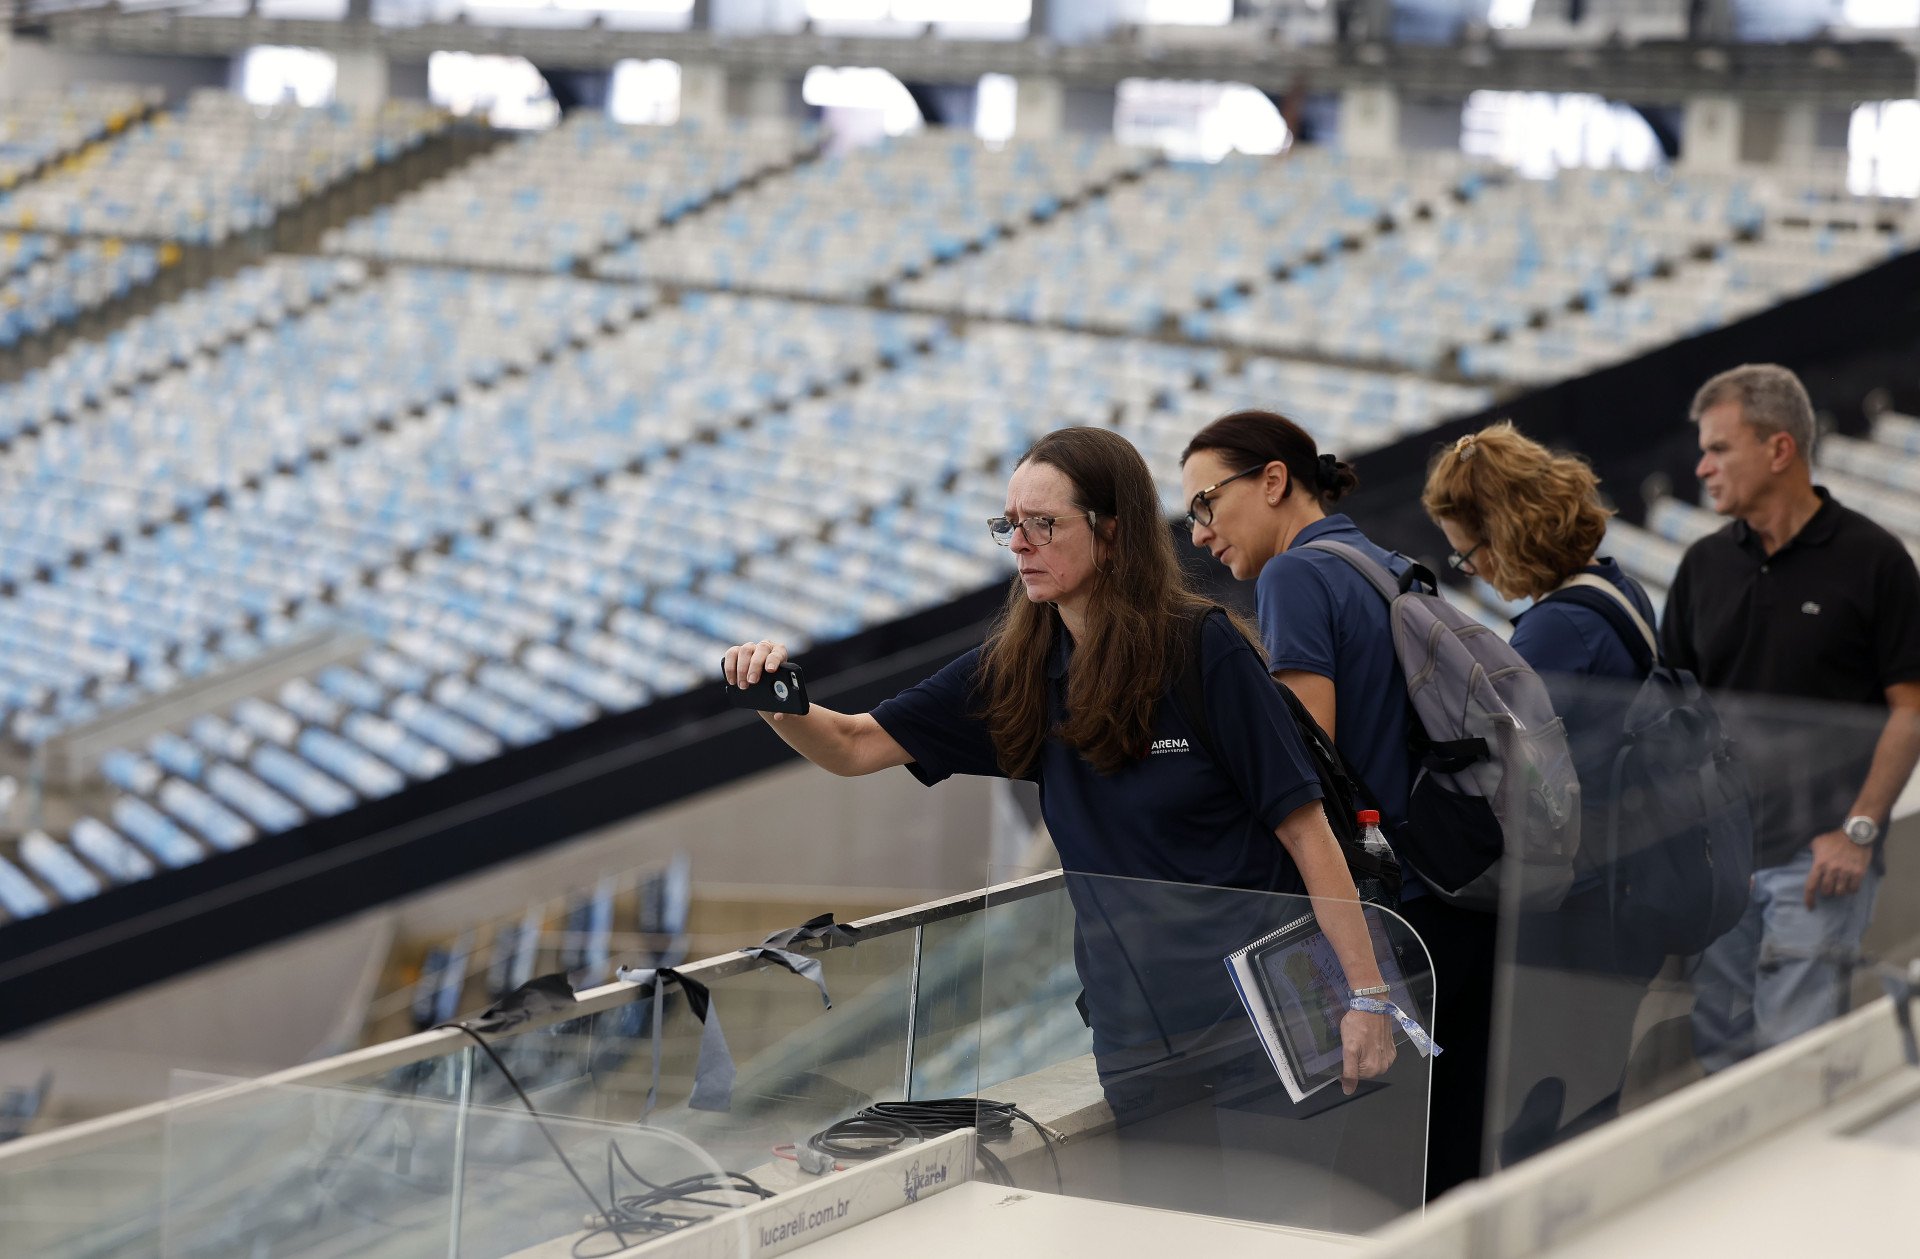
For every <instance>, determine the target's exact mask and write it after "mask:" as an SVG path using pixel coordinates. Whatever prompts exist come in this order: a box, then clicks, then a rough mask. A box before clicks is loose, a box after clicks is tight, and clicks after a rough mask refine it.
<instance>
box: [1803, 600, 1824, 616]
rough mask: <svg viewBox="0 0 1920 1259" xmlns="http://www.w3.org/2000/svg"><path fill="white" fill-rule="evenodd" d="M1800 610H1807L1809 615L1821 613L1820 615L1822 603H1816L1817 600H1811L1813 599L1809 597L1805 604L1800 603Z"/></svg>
mask: <svg viewBox="0 0 1920 1259" xmlns="http://www.w3.org/2000/svg"><path fill="white" fill-rule="evenodd" d="M1800 610H1801V611H1802V612H1805V613H1806V614H1807V615H1808V616H1819V615H1820V605H1819V604H1817V603H1815V602H1814V601H1813V600H1811V599H1809V600H1807V601H1806V602H1805V603H1803V604H1801V605H1800Z"/></svg>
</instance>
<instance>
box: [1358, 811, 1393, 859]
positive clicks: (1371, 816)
mask: <svg viewBox="0 0 1920 1259" xmlns="http://www.w3.org/2000/svg"><path fill="white" fill-rule="evenodd" d="M1354 817H1355V820H1357V821H1358V822H1359V823H1360V846H1361V847H1362V848H1364V849H1366V850H1367V853H1368V855H1369V856H1374V857H1391V856H1393V846H1392V845H1391V844H1389V843H1387V837H1386V836H1385V835H1383V834H1381V832H1380V815H1379V814H1378V813H1377V812H1375V811H1374V810H1372V809H1362V810H1360V812H1359V813H1357V814H1355V815H1354Z"/></svg>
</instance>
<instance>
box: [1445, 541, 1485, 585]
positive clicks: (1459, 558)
mask: <svg viewBox="0 0 1920 1259" xmlns="http://www.w3.org/2000/svg"><path fill="white" fill-rule="evenodd" d="M1486 544H1487V542H1486V539H1485V538H1482V539H1481V540H1480V541H1478V542H1476V543H1474V544H1473V545H1472V546H1470V547H1468V548H1467V553H1466V554H1465V555H1462V554H1460V552H1458V551H1454V552H1452V553H1450V554H1449V555H1448V556H1447V567H1448V568H1451V569H1452V570H1453V571H1454V572H1456V573H1465V574H1466V575H1467V576H1469V577H1472V576H1473V575H1474V572H1473V564H1472V562H1471V561H1472V559H1473V553H1474V552H1475V551H1478V550H1479V549H1480V548H1481V547H1483V546H1485V545H1486Z"/></svg>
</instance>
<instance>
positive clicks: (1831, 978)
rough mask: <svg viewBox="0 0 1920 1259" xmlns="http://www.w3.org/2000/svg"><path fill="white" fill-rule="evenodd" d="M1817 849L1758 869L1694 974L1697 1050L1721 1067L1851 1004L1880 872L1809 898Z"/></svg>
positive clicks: (1710, 1066) (1708, 1063) (1708, 1065)
mask: <svg viewBox="0 0 1920 1259" xmlns="http://www.w3.org/2000/svg"><path fill="white" fill-rule="evenodd" d="M1812 868H1813V850H1812V849H1811V848H1803V849H1801V850H1800V852H1799V854H1798V855H1797V856H1795V857H1794V859H1793V860H1792V861H1790V862H1788V863H1787V864H1786V865H1783V866H1766V867H1764V868H1762V869H1760V870H1756V871H1755V872H1754V876H1753V893H1752V896H1751V899H1749V901H1748V902H1747V912H1746V913H1745V914H1744V915H1742V916H1741V918H1740V921H1739V923H1738V924H1737V925H1736V926H1735V927H1734V929H1733V930H1731V931H1729V932H1727V934H1725V935H1723V936H1721V937H1720V938H1719V939H1718V940H1715V941H1714V942H1713V943H1712V944H1711V945H1709V946H1708V947H1707V951H1706V952H1705V953H1703V954H1701V955H1700V964H1699V968H1698V969H1697V970H1696V971H1695V972H1694V976H1693V988H1694V1004H1693V1051H1694V1054H1695V1055H1696V1056H1697V1057H1698V1058H1699V1060H1700V1065H1701V1066H1702V1067H1704V1068H1705V1069H1706V1070H1707V1071H1709V1072H1713V1071H1719V1070H1721V1069H1722V1068H1724V1067H1730V1066H1732V1065H1733V1064H1734V1063H1736V1062H1739V1061H1740V1060H1741V1059H1743V1058H1746V1057H1748V1056H1750V1055H1752V1054H1755V1053H1758V1052H1760V1051H1761V1050H1763V1049H1771V1048H1773V1047H1774V1046H1775V1045H1778V1044H1780V1043H1782V1042H1784V1041H1788V1040H1791V1039H1793V1038H1794V1037H1795V1036H1798V1035H1799V1034H1800V1033H1802V1032H1806V1031H1811V1030H1812V1029H1813V1028H1816V1027H1818V1026H1820V1025H1821V1024H1822V1023H1825V1022H1827V1021H1828V1020H1830V1019H1834V1018H1837V1017H1839V1016H1840V1015H1841V1014H1843V1013H1845V1012H1846V1009H1847V986H1848V983H1849V981H1850V978H1851V976H1852V972H1853V967H1854V964H1855V959H1857V958H1858V956H1859V953H1860V940H1861V937H1862V936H1864V935H1865V934H1866V931H1867V923H1868V922H1869V921H1871V920H1872V918H1873V897H1874V893H1875V892H1876V891H1878V890H1879V887H1880V875H1879V873H1878V872H1877V871H1874V870H1871V869H1870V870H1868V871H1867V873H1866V875H1865V876H1864V877H1863V878H1862V879H1861V882H1860V890H1859V891H1857V892H1855V893H1853V894H1852V895H1851V896H1836V897H1826V896H1823V897H1820V898H1819V899H1818V900H1816V901H1815V902H1814V907H1813V908H1812V909H1811V910H1809V909H1808V908H1807V905H1806V888H1807V872H1808V871H1809V870H1811V869H1812Z"/></svg>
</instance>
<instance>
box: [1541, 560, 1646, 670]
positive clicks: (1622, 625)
mask: <svg viewBox="0 0 1920 1259" xmlns="http://www.w3.org/2000/svg"><path fill="white" fill-rule="evenodd" d="M1546 598H1547V599H1557V600H1559V601H1561V602H1563V603H1571V604H1573V605H1575V606H1576V607H1582V608H1586V609H1587V610H1588V611H1591V612H1597V613H1598V614H1599V615H1600V617H1601V618H1602V619H1603V620H1605V621H1606V623H1607V624H1608V625H1609V626H1611V627H1612V629H1613V632H1614V633H1615V634H1616V635H1617V636H1618V637H1619V639H1620V642H1621V644H1622V645H1623V646H1625V647H1626V649H1627V654H1628V655H1630V656H1632V657H1633V663H1634V667H1635V668H1637V669H1639V670H1640V672H1641V673H1642V674H1647V673H1651V672H1653V670H1654V668H1655V667H1656V666H1658V665H1659V663H1660V640H1659V638H1658V637H1657V636H1656V635H1655V634H1654V632H1653V627H1652V626H1650V625H1648V624H1647V621H1646V618H1645V617H1643V616H1641V615H1640V609H1638V608H1636V607H1634V606H1633V603H1632V601H1631V600H1629V599H1628V598H1627V596H1626V595H1624V594H1622V593H1620V588H1619V587H1618V586H1615V585H1614V584H1613V583H1612V582H1610V581H1607V580H1606V579H1605V578H1602V577H1595V576H1594V575H1593V574H1592V573H1575V574H1574V575H1573V576H1572V577H1569V578H1567V580H1565V581H1563V582H1561V583H1560V585H1559V586H1558V587H1556V588H1555V589H1554V590H1552V591H1550V592H1549V593H1548V594H1547V596H1546ZM1541 602H1543V603H1544V602H1546V599H1543V600H1541Z"/></svg>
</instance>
